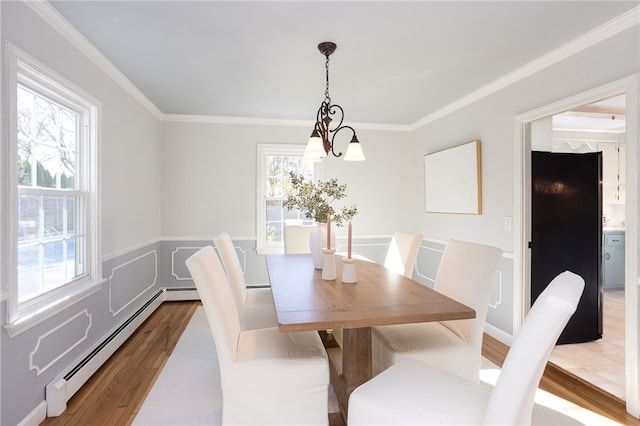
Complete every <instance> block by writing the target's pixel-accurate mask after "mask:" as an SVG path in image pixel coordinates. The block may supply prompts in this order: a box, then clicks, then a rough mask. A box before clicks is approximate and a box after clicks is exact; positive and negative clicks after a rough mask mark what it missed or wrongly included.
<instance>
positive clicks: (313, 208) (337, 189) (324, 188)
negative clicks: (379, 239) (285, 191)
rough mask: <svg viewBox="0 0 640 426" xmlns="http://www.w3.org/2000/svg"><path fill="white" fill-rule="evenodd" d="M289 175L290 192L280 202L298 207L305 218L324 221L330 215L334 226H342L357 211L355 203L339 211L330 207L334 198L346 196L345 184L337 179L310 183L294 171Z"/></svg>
mask: <svg viewBox="0 0 640 426" xmlns="http://www.w3.org/2000/svg"><path fill="white" fill-rule="evenodd" d="M290 176H291V189H292V192H291V194H290V195H289V196H288V197H287V199H286V200H285V201H284V202H283V203H282V205H283V206H284V207H286V208H288V209H289V210H292V209H298V210H300V211H301V212H302V213H304V215H305V216H306V217H307V219H313V220H315V221H316V222H319V223H325V222H326V221H327V216H329V215H330V216H331V223H332V224H333V223H335V225H336V226H342V224H343V223H344V222H348V221H350V220H351V219H352V218H353V217H354V216H355V215H356V213H358V208H357V207H356V206H355V204H354V205H353V206H351V207H349V208H347V207H343V208H342V210H341V211H340V213H337V212H336V211H335V210H334V208H333V207H331V203H333V202H334V201H335V200H341V199H343V198H344V197H346V196H347V194H346V191H347V185H338V180H337V179H335V178H334V179H330V180H328V181H326V182H323V181H318V182H316V183H312V182H310V181H308V180H306V179H305V178H304V176H302V175H298V174H296V173H295V172H291V173H290Z"/></svg>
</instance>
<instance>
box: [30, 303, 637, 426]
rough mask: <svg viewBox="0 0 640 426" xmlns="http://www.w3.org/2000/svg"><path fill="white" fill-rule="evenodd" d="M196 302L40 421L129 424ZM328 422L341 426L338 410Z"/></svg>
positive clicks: (164, 309)
mask: <svg viewBox="0 0 640 426" xmlns="http://www.w3.org/2000/svg"><path fill="white" fill-rule="evenodd" d="M198 306H200V302H166V303H163V304H162V305H161V306H160V307H159V308H158V309H157V310H156V312H154V313H153V315H151V317H149V319H147V321H145V322H144V324H142V326H140V328H139V329H138V330H137V331H136V332H135V333H134V334H133V335H132V336H131V337H130V338H129V340H127V342H126V343H125V344H124V345H122V347H121V348H120V349H119V350H118V351H117V352H116V353H115V354H114V355H113V356H112V357H111V359H109V361H107V362H106V363H105V365H104V366H102V368H101V369H100V370H98V371H97V372H96V374H95V375H94V376H93V377H92V378H91V379H90V380H89V381H88V382H87V383H86V384H85V385H84V386H83V387H82V388H81V389H80V390H79V391H78V392H77V393H76V394H75V395H74V396H73V398H71V400H69V402H68V404H67V409H66V411H65V412H64V413H63V414H62V415H61V416H59V417H52V418H48V419H46V420H45V421H44V422H43V423H42V425H43V426H51V425H129V424H131V422H132V421H133V419H134V418H135V416H136V414H137V412H138V410H139V409H140V407H141V405H142V403H143V402H144V399H145V398H146V396H147V394H148V393H149V391H150V390H151V387H152V386H153V383H154V382H155V379H156V377H157V376H158V374H159V373H160V371H161V370H162V368H163V366H164V364H165V363H166V361H167V359H168V358H169V356H170V355H171V352H172V351H173V348H174V347H175V345H176V343H177V342H178V339H179V338H180V335H181V334H182V332H183V331H184V329H185V327H186V325H187V324H188V322H189V320H190V319H191V316H192V315H193V312H194V311H195V309H196V308H197V307H198ZM507 350H508V347H507V346H505V345H504V344H502V343H500V342H498V341H497V340H495V339H493V338H491V337H490V336H487V335H485V340H484V344H483V355H484V356H485V357H486V358H488V359H489V360H490V361H491V362H493V363H495V364H497V365H502V362H503V361H504V357H505V355H506V352H507ZM541 387H542V388H543V389H545V390H547V391H549V392H552V393H554V394H556V395H558V396H560V397H562V398H565V399H567V400H569V401H572V402H574V403H576V404H578V405H581V406H583V407H586V408H588V409H590V410H592V411H595V412H597V413H600V414H602V415H605V416H607V417H609V418H612V419H613V420H616V421H618V422H620V423H622V424H625V425H640V421H638V420H637V419H635V418H633V417H631V416H630V415H628V414H627V413H626V412H625V407H624V402H623V401H621V400H620V399H619V398H616V397H615V396H613V395H610V394H608V393H606V392H604V391H602V390H601V389H598V388H596V387H594V386H590V385H589V384H588V383H586V382H585V381H584V380H582V379H580V378H578V377H577V376H575V375H573V374H571V373H569V372H566V371H564V370H562V369H561V368H559V367H558V366H556V365H555V364H550V365H549V366H547V369H546V370H545V376H544V377H543V380H542V383H541ZM336 414H337V413H336ZM329 421H330V425H331V426H343V425H344V423H343V422H342V419H341V417H340V415H339V414H337V416H335V415H334V416H330V418H329Z"/></svg>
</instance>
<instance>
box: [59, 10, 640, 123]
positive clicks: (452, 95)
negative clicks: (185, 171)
mask: <svg viewBox="0 0 640 426" xmlns="http://www.w3.org/2000/svg"><path fill="white" fill-rule="evenodd" d="M51 4H52V5H53V7H55V8H56V9H57V10H58V11H59V12H60V13H61V14H62V15H63V16H64V17H65V18H66V19H67V20H68V21H69V22H70V23H71V24H72V25H73V26H75V27H76V28H77V29H78V30H79V31H80V32H81V33H82V34H83V35H84V36H85V37H86V38H87V39H88V40H89V41H90V42H91V43H92V44H93V45H94V46H96V47H97V48H98V49H99V50H100V51H101V52H102V54H103V55H104V56H106V57H107V58H108V59H109V60H110V61H111V62H112V63H113V64H114V65H115V66H116V67H117V68H118V69H119V70H120V71H121V72H122V73H123V74H124V75H125V76H126V77H127V78H128V79H129V80H130V81H131V82H132V83H133V84H134V85H135V86H136V87H137V88H138V89H139V90H140V91H141V92H142V93H144V95H145V96H146V97H147V98H148V99H149V100H150V101H151V102H153V103H154V104H155V105H156V106H157V107H158V108H159V109H160V110H161V111H162V112H163V113H165V114H187V115H207V116H222V117H246V118H267V119H295V120H308V121H311V120H314V119H315V114H316V111H317V109H318V107H319V105H320V103H321V102H322V100H323V99H324V90H325V63H324V62H325V58H324V56H323V55H322V54H320V53H319V51H318V50H317V45H318V43H320V42H322V41H333V42H335V43H337V45H338V48H337V50H336V52H335V53H334V54H333V55H332V56H331V57H330V58H331V59H330V95H331V99H332V101H333V103H337V104H339V105H341V106H342V107H343V108H344V110H345V121H346V122H349V123H377V124H396V125H411V124H413V123H415V122H417V121H419V120H421V119H423V118H424V117H427V116H429V115H430V114H433V113H434V112H436V111H438V110H440V109H441V108H443V107H446V106H447V105H450V104H451V103H453V102H455V101H457V100H459V99H461V98H462V97H464V96H465V95H468V94H470V93H472V92H474V91H476V90H478V89H479V88H481V87H483V86H485V85H487V84H489V83H492V82H494V81H496V80H498V79H500V78H501V77H504V76H505V75H507V74H509V73H510V72H512V71H514V70H516V69H518V68H519V67H522V66H524V65H525V64H527V63H529V62H531V61H533V60H535V59H537V58H539V57H541V56H542V55H544V54H546V53H548V52H550V51H552V50H554V49H556V48H558V47H560V46H562V45H563V44H565V43H568V42H570V41H572V40H574V39H575V38H577V37H579V36H581V35H583V34H585V33H587V32H589V31H590V30H592V29H594V28H596V27H598V26H599V25H601V24H603V23H605V22H607V21H609V20H611V19H613V18H615V17H617V16H619V15H621V14H623V13H624V12H626V11H628V10H630V9H632V8H634V7H637V6H638V1H637V0H636V1H566V2H562V1H531V2H529V1H510V2H506V1H498V2H488V1H469V2H463V1H406V2H405V1H402V2H400V1H393V2H392V1H353V2H351V1H335V2H330V1H277V2H276V1H256V2H249V1H149V0H147V1H94V0H85V1H67V0H65V1H52V2H51Z"/></svg>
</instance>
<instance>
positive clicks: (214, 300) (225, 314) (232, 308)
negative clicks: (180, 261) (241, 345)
mask: <svg viewBox="0 0 640 426" xmlns="http://www.w3.org/2000/svg"><path fill="white" fill-rule="evenodd" d="M185 263H186V265H187V268H188V269H189V272H190V273H191V277H192V278H193V281H194V283H195V285H196V289H197V290H198V294H199V295H200V300H201V301H202V306H203V307H204V311H205V313H206V315H207V320H208V322H209V326H210V328H211V331H212V334H213V338H214V341H215V343H216V351H217V353H218V359H219V360H220V374H221V375H224V374H225V370H227V369H228V368H229V366H230V365H231V363H232V362H233V360H234V358H235V353H236V346H237V344H238V337H239V336H240V322H239V318H238V312H237V310H236V305H235V302H234V300H233V294H232V292H231V286H230V285H229V283H228V282H227V276H226V275H225V272H224V269H223V267H222V264H221V263H220V260H219V259H218V255H217V254H216V251H215V250H214V248H213V247H211V246H206V247H203V248H201V249H200V250H198V251H197V252H196V253H195V254H193V255H192V256H191V257H189V258H188V259H187V260H186V262H185Z"/></svg>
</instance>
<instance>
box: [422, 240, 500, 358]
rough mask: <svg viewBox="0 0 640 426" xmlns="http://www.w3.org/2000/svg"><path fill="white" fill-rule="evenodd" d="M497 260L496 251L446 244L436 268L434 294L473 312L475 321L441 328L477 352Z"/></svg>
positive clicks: (449, 323) (473, 245) (480, 246)
mask: <svg viewBox="0 0 640 426" xmlns="http://www.w3.org/2000/svg"><path fill="white" fill-rule="evenodd" d="M501 256H502V250H501V249H499V248H497V247H492V246H487V245H483V244H476V243H471V242H467V241H458V240H449V241H448V242H447V246H446V247H445V250H444V254H443V255H442V259H441V261H440V265H439V266H438V273H437V274H436V280H435V286H434V288H435V290H437V291H438V292H440V293H442V294H444V295H445V296H448V297H450V298H452V299H454V300H457V301H458V302H460V303H463V304H465V305H467V306H469V307H471V308H473V309H474V310H475V311H476V317H475V319H470V320H461V321H443V322H442V324H443V325H444V326H445V327H447V328H449V329H450V330H451V331H453V332H454V333H456V334H457V335H458V336H460V337H461V338H462V339H463V340H465V341H467V342H470V343H471V344H472V345H473V346H475V347H477V348H481V347H482V334H483V330H484V323H485V320H486V318H487V310H488V307H489V297H490V295H491V287H492V285H493V283H494V282H495V276H496V271H497V268H498V261H499V260H500V257H501ZM478 353H480V350H479V351H478ZM478 367H479V365H478Z"/></svg>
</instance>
